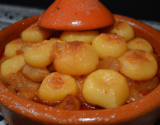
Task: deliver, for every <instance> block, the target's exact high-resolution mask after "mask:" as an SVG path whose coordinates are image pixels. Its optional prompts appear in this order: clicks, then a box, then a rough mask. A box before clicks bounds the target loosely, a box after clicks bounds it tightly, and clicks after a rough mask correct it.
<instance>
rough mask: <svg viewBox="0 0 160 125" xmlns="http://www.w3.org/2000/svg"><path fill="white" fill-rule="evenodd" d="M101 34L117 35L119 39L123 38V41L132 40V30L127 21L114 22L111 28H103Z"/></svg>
mask: <svg viewBox="0 0 160 125" xmlns="http://www.w3.org/2000/svg"><path fill="white" fill-rule="evenodd" d="M102 32H106V33H117V34H118V35H120V36H121V37H124V39H125V41H129V40H131V39H133V38H134V29H133V28H132V26H131V25H130V24H129V23H128V22H127V21H121V20H116V21H115V23H114V25H113V26H110V27H106V28H103V29H102Z"/></svg>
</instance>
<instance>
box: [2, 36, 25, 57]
mask: <svg viewBox="0 0 160 125" xmlns="http://www.w3.org/2000/svg"><path fill="white" fill-rule="evenodd" d="M22 46H24V42H23V40H22V39H21V38H18V39H15V40H12V41H11V42H9V43H8V44H7V45H6V46H5V50H4V55H5V56H9V57H13V56H14V55H16V54H17V52H16V51H17V50H18V49H20V48H21V47H22Z"/></svg>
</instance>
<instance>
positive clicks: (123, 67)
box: [118, 50, 158, 81]
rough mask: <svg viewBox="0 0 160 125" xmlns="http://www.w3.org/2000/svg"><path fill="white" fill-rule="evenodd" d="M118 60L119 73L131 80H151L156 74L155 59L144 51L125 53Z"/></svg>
mask: <svg viewBox="0 0 160 125" xmlns="http://www.w3.org/2000/svg"><path fill="white" fill-rule="evenodd" d="M118 60H119V61H120V72H121V73H122V74H123V75H125V76H126V77H128V78H130V79H132V80H138V81H140V80H147V79H151V78H152V77H154V76H155V75H156V73H157V69H158V66H157V61H156V59H155V58H154V57H153V56H152V55H151V54H150V53H149V52H146V51H144V50H131V51H127V52H126V53H125V54H123V55H122V56H121V57H119V58H118Z"/></svg>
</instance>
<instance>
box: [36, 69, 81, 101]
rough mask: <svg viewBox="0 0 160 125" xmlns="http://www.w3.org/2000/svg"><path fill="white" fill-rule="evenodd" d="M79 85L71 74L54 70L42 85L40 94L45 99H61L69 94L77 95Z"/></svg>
mask: <svg viewBox="0 0 160 125" xmlns="http://www.w3.org/2000/svg"><path fill="white" fill-rule="evenodd" d="M77 92H78V87H77V84H76V81H75V79H74V78H72V77H71V76H70V75H66V74H62V73H58V72H53V73H51V74H50V75H48V76H47V77H46V78H45V79H44V80H43V82H42V84H41V85H40V88H39V90H38V96H39V97H40V98H41V99H43V100H45V101H61V100H63V99H64V98H65V97H66V96H67V95H73V96H75V95H76V94H77Z"/></svg>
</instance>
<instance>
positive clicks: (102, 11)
mask: <svg viewBox="0 0 160 125" xmlns="http://www.w3.org/2000/svg"><path fill="white" fill-rule="evenodd" d="M113 23H114V17H113V15H112V13H111V12H110V11H109V10H108V9H107V8H106V7H105V6H104V5H103V4H102V3H101V2H100V1H99V0H55V2H53V3H52V4H51V5H50V7H49V8H48V9H47V10H46V11H45V12H44V13H43V14H42V16H41V17H40V19H39V22H38V24H39V25H40V26H42V27H44V28H48V29H55V30H91V29H98V28H103V27H106V26H109V25H112V24H113Z"/></svg>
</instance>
